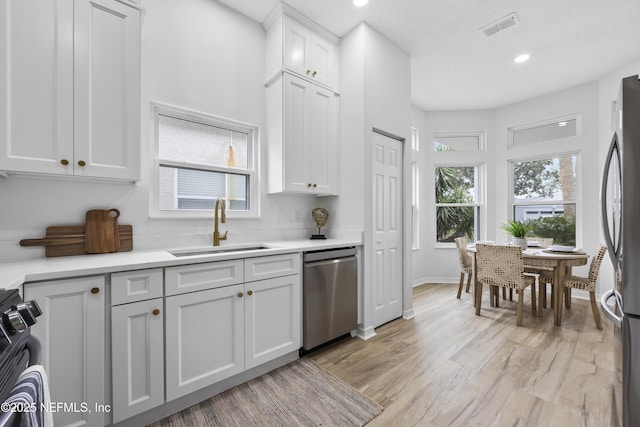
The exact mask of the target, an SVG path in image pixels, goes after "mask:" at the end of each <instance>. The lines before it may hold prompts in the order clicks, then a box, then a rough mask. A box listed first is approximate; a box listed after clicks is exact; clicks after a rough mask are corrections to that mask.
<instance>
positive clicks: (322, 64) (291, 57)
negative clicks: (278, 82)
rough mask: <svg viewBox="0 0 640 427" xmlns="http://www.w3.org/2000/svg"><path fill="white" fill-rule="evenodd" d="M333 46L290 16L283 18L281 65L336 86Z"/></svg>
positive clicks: (323, 83) (325, 84) (320, 81)
mask: <svg viewBox="0 0 640 427" xmlns="http://www.w3.org/2000/svg"><path fill="white" fill-rule="evenodd" d="M337 50H338V48H337V46H336V45H334V44H332V43H331V42H330V41H328V40H326V39H324V38H323V37H320V36H319V35H317V34H315V33H314V32H313V31H311V30H309V29H308V28H306V27H304V26H303V25H301V24H299V23H297V22H296V21H294V20H293V19H290V18H285V20H284V66H285V68H287V69H289V70H291V71H293V72H295V73H297V74H301V75H303V76H306V77H309V78H311V80H313V81H314V82H315V83H317V84H321V85H324V86H327V87H329V88H337V87H338V58H337V57H338V54H337Z"/></svg>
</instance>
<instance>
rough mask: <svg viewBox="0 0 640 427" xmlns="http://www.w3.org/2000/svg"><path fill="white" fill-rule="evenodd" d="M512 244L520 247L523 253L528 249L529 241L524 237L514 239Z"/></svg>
mask: <svg viewBox="0 0 640 427" xmlns="http://www.w3.org/2000/svg"><path fill="white" fill-rule="evenodd" d="M511 244H512V245H516V246H520V247H521V248H522V250H523V251H524V250H525V249H527V239H526V238H524V237H514V238H513V239H511Z"/></svg>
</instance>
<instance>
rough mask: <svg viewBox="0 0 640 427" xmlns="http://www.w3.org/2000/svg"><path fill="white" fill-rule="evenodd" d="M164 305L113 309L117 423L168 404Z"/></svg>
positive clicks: (155, 301) (151, 303)
mask: <svg viewBox="0 0 640 427" xmlns="http://www.w3.org/2000/svg"><path fill="white" fill-rule="evenodd" d="M162 301H163V300H162V298H155V299H151V300H148V301H140V302H135V303H131V304H123V305H119V306H116V307H112V308H111V337H112V340H111V343H112V344H111V345H112V348H111V354H112V358H111V359H112V360H111V366H112V377H113V386H112V390H113V422H114V423H117V422H120V421H122V420H124V419H127V418H129V417H132V416H134V415H137V414H140V413H142V412H144V411H147V410H149V409H151V408H155V407H156V406H159V405H162V404H163V403H164V326H163V318H164V316H163V312H162V311H163V307H162V305H163V304H162Z"/></svg>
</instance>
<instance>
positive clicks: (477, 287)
mask: <svg viewBox="0 0 640 427" xmlns="http://www.w3.org/2000/svg"><path fill="white" fill-rule="evenodd" d="M473 289H474V293H473V296H474V301H475V306H476V316H480V306H481V305H482V283H480V282H476V283H475V284H474V285H473Z"/></svg>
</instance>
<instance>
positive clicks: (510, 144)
mask: <svg viewBox="0 0 640 427" xmlns="http://www.w3.org/2000/svg"><path fill="white" fill-rule="evenodd" d="M569 120H575V121H576V134H575V135H571V136H568V137H562V138H554V139H548V140H544V141H537V142H534V143H531V144H523V145H515V144H514V133H516V132H519V131H523V130H527V129H533V128H537V127H540V126H546V125H552V124H555V123H559V122H564V121H569ZM580 136H582V114H579V113H574V114H566V115H564V116H559V117H554V118H551V119H545V120H540V121H537V122H533V123H526V124H524V125H518V126H512V127H509V128H507V149H509V150H511V149H522V148H524V147H532V146H536V145H539V144H549V143H557V141H558V140H560V139H567V138H578V137H580Z"/></svg>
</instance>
